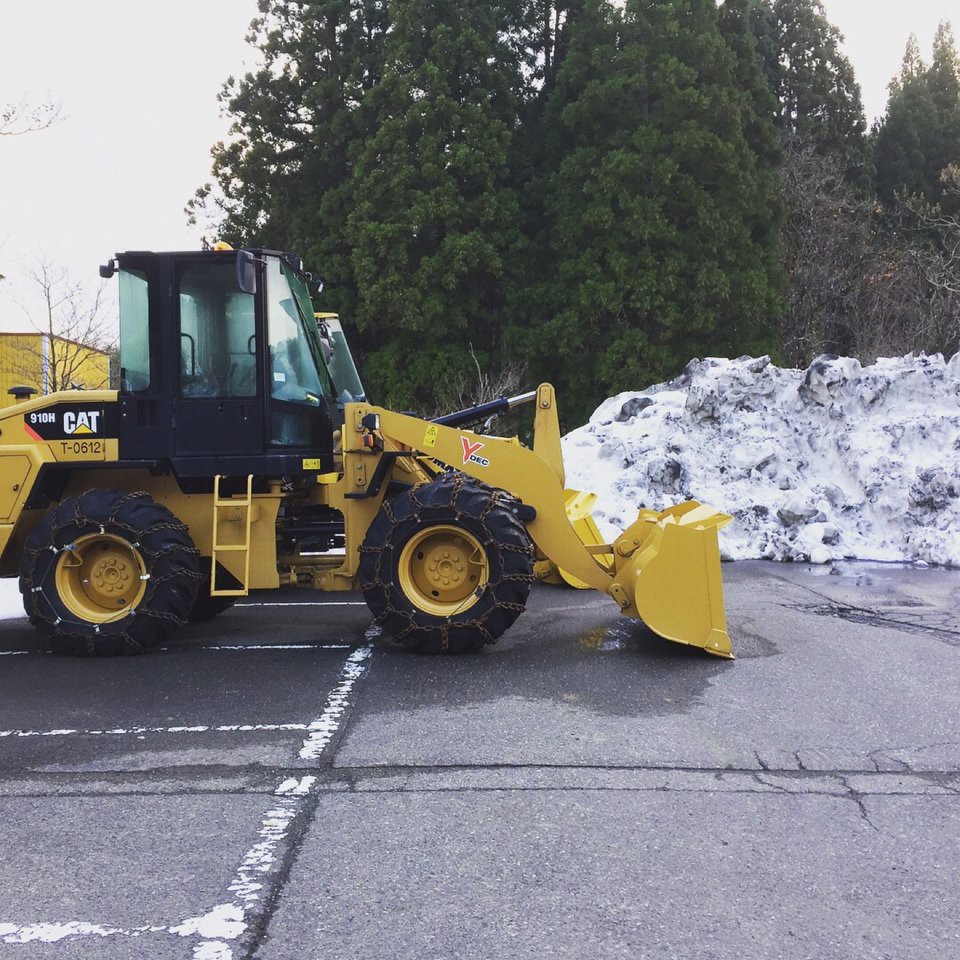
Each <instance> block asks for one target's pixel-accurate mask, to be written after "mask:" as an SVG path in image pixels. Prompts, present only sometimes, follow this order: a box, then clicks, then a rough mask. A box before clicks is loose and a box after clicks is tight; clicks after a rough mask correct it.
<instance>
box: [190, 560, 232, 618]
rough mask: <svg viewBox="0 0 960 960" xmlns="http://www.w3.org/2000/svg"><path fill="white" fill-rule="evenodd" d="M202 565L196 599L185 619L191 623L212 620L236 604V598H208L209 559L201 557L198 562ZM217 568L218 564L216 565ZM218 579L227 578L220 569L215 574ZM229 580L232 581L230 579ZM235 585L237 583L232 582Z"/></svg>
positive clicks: (224, 572)
mask: <svg viewBox="0 0 960 960" xmlns="http://www.w3.org/2000/svg"><path fill="white" fill-rule="evenodd" d="M200 562H201V563H202V564H203V570H204V573H203V579H202V580H201V581H200V586H199V587H198V588H197V599H196V600H194V601H193V607H192V608H191V609H190V616H189V617H188V618H187V619H188V620H189V621H190V622H191V623H201V622H202V621H204V620H212V619H213V618H214V617H218V616H220V614H221V613H223V612H224V611H225V610H229V609H230V607H232V606H233V605H234V604H235V603H236V602H237V598H236V597H211V596H210V558H209V557H203V559H202V560H201V561H200ZM218 567H219V564H218ZM217 576H218V582H219V577H220V576H224V577H227V576H229V574H227V573H226V571H224V570H223V569H222V568H220V569H219V570H218V573H217ZM231 579H233V578H232V577H231ZM234 582H235V583H236V582H238V581H234Z"/></svg>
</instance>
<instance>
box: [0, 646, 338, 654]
mask: <svg viewBox="0 0 960 960" xmlns="http://www.w3.org/2000/svg"><path fill="white" fill-rule="evenodd" d="M351 646H352V644H349V643H211V644H208V645H206V646H201V645H199V644H197V645H196V646H187V645H184V646H182V647H157V648H156V649H157V650H158V651H163V652H167V651H170V650H174V649H176V650H189V651H191V652H193V651H197V652H200V653H204V652H206V651H207V650H349V649H350V647H351ZM28 654H35V655H36V654H39V655H41V656H50V655H51V654H50V653H49V651H47V650H0V657H23V656H26V655H28Z"/></svg>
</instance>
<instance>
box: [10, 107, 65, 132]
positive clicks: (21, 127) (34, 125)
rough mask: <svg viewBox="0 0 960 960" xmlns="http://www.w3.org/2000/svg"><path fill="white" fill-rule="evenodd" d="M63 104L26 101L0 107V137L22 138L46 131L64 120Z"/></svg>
mask: <svg viewBox="0 0 960 960" xmlns="http://www.w3.org/2000/svg"><path fill="white" fill-rule="evenodd" d="M62 111H63V104H61V103H60V102H59V101H48V102H45V103H40V104H29V103H25V102H24V101H19V102H14V103H7V104H3V105H2V106H0V137H20V136H23V134H25V133H36V132H37V131H38V130H46V129H47V128H48V127H52V126H53V125H54V124H56V123H59V122H60V120H62V119H63V114H62Z"/></svg>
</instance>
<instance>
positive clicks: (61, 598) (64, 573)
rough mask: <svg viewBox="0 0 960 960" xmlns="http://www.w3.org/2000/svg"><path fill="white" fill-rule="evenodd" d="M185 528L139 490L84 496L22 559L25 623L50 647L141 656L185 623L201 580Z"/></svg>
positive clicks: (54, 518) (32, 540)
mask: <svg viewBox="0 0 960 960" xmlns="http://www.w3.org/2000/svg"><path fill="white" fill-rule="evenodd" d="M201 577H202V574H201V571H200V556H199V552H198V551H197V549H196V547H195V546H194V545H193V541H192V540H191V539H190V534H189V532H188V531H187V528H186V526H185V525H184V524H183V523H181V522H180V521H179V520H178V519H177V518H176V517H175V516H174V515H173V514H172V513H171V512H170V511H169V510H167V508H166V507H162V506H160V505H159V504H158V503H156V502H155V501H154V500H153V499H151V497H150V496H149V495H148V494H146V493H124V492H119V491H116V490H91V491H90V492H88V493H84V494H82V495H81V496H79V497H71V498H70V499H68V500H64V501H63V502H62V503H61V504H60V505H59V506H57V507H56V508H55V509H53V510H51V511H50V512H49V513H48V514H47V515H46V517H44V519H43V520H42V521H41V522H40V523H39V524H38V525H37V526H36V527H35V528H34V529H33V531H32V532H31V533H30V535H29V536H28V537H27V541H26V544H25V545H24V551H23V557H22V558H21V562H20V592H21V593H22V594H23V605H24V609H25V610H26V612H27V616H28V617H29V618H30V622H31V623H32V624H33V625H34V626H35V627H36V628H37V629H38V630H39V632H40V634H41V636H42V637H43V638H44V640H45V641H46V644H47V645H48V646H49V648H50V649H51V650H53V651H54V652H56V653H66V654H72V655H75V656H114V655H117V654H135V653H144V652H146V651H147V650H149V649H151V648H153V647H156V646H158V645H159V644H161V643H162V642H163V641H164V640H165V639H166V638H167V637H168V636H169V635H170V634H171V633H172V632H173V631H174V630H175V629H177V628H178V627H180V626H182V625H183V624H184V623H185V622H186V621H187V617H188V615H189V613H190V610H191V608H192V607H193V604H194V600H195V598H196V593H197V585H198V584H199V582H200V580H201Z"/></svg>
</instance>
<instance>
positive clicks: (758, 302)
mask: <svg viewBox="0 0 960 960" xmlns="http://www.w3.org/2000/svg"><path fill="white" fill-rule="evenodd" d="M260 11H261V13H260V16H259V18H258V19H257V20H256V21H255V23H254V24H253V26H252V29H251V39H252V42H253V43H255V44H256V46H257V47H258V48H259V50H260V52H261V55H262V59H263V63H262V66H261V68H260V69H258V70H256V71H254V72H252V73H250V74H248V75H246V76H244V77H243V78H241V79H239V80H236V81H234V80H231V81H230V82H229V83H228V84H227V85H226V87H225V90H224V94H223V100H224V102H225V104H226V106H227V109H228V111H229V112H230V114H231V116H232V117H233V120H234V127H233V131H232V134H231V138H230V140H229V141H228V142H227V143H222V144H218V145H217V146H216V147H215V148H214V182H215V184H216V187H215V188H210V187H207V188H204V189H202V190H201V191H200V195H199V197H198V198H197V200H196V201H195V202H194V203H192V204H191V210H192V212H193V213H195V214H198V215H199V214H204V213H205V214H207V215H208V216H210V217H211V218H212V220H213V222H214V223H215V225H216V228H217V233H218V235H219V236H221V237H223V238H224V239H226V240H230V241H231V242H234V243H239V244H244V245H255V244H262V245H265V246H269V247H273V248H278V247H279V248H287V249H295V250H298V251H299V252H301V253H302V254H303V255H304V256H305V258H306V259H307V262H308V265H309V266H310V268H311V269H313V270H315V271H316V272H317V273H319V274H320V275H321V276H322V277H323V278H324V280H325V281H326V283H327V288H326V291H325V293H324V295H323V300H322V303H321V304H318V306H323V307H325V308H327V309H337V310H339V311H340V312H341V313H342V314H343V315H344V317H345V319H346V320H347V322H348V324H350V325H352V326H353V328H354V333H353V336H352V340H353V342H354V344H355V346H356V348H357V350H358V352H359V354H360V359H361V363H362V365H363V367H364V374H365V378H366V380H367V382H368V384H369V386H370V389H371V394H372V396H373V397H374V398H375V399H376V400H378V401H380V402H384V403H388V404H391V405H393V406H396V407H401V408H410V409H416V410H418V411H420V412H433V411H437V410H439V409H440V408H443V407H449V406H463V405H466V404H467V403H469V402H471V401H472V400H474V399H476V398H477V396H476V395H477V394H479V393H484V396H483V399H488V398H489V396H488V394H489V393H491V392H498V391H499V390H506V389H508V388H507V387H506V386H505V384H506V383H507V381H508V380H509V382H510V384H511V387H512V388H513V389H516V390H519V389H521V388H522V386H526V385H533V384H535V383H536V382H537V381H538V380H539V379H551V380H554V381H555V382H556V383H557V385H558V386H559V387H560V389H561V408H562V410H563V411H564V413H565V419H566V421H567V423H568V424H570V425H572V424H573V423H574V422H575V421H577V420H579V419H580V418H581V417H582V416H584V415H585V414H586V413H588V412H589V411H590V410H591V409H592V408H593V407H594V406H595V404H596V403H597V402H598V401H600V400H601V399H603V398H604V397H605V396H607V395H609V394H610V393H611V392H612V391H614V390H619V389H635V388H637V387H642V386H644V385H645V384H647V383H649V382H651V381H653V380H658V379H662V378H665V377H668V376H671V375H673V374H675V373H676V372H678V371H679V370H680V369H681V368H682V367H683V366H684V365H685V364H686V362H687V361H688V360H689V359H690V357H691V356H695V355H700V356H702V355H704V354H710V353H714V354H739V353H743V352H761V351H768V350H777V349H778V343H777V334H776V333H775V332H774V331H775V330H776V327H777V323H778V321H782V325H781V327H780V330H779V333H780V335H781V336H782V337H783V339H784V342H790V343H798V344H800V345H799V346H798V347H797V349H796V351H795V352H797V355H798V356H799V355H800V352H802V351H805V350H806V349H807V346H809V347H810V349H813V348H814V341H818V340H827V341H829V342H831V343H833V342H836V343H841V342H842V343H846V342H847V341H848V340H849V342H850V343H851V344H852V345H853V346H856V345H857V344H860V343H866V342H867V341H866V340H865V339H863V338H862V337H861V336H860V332H859V331H856V335H855V336H854V334H850V333H848V331H850V330H851V329H852V326H853V324H854V323H855V322H858V321H857V317H859V316H860V315H861V313H862V311H861V308H860V304H861V303H865V302H868V301H869V297H867V296H866V294H863V290H867V293H869V292H870V290H874V289H878V288H879V287H878V284H877V283H875V282H874V275H876V276H878V277H880V278H881V279H883V278H885V276H886V274H887V273H889V271H887V270H886V269H885V266H884V264H886V263H888V262H890V263H892V262H894V261H893V258H892V254H891V256H890V257H888V256H887V253H886V249H885V248H884V249H880V248H879V247H878V248H877V249H876V250H866V247H865V245H867V244H870V243H872V242H873V233H872V231H873V227H872V223H871V218H872V217H873V203H872V197H871V195H870V192H869V183H870V166H871V165H870V163H869V162H868V154H867V152H866V140H865V137H864V126H865V125H864V120H863V110H862V107H861V103H860V94H859V89H858V87H857V84H856V82H855V79H854V76H853V71H852V69H851V67H850V63H849V62H848V61H847V59H846V58H845V57H844V56H843V54H842V53H841V51H840V37H839V34H838V33H837V31H836V29H835V28H834V27H833V26H832V25H831V24H830V22H829V21H828V20H827V18H826V16H825V14H824V10H823V7H822V6H821V4H820V3H818V2H815V0H724V2H723V3H722V4H720V5H719V9H718V4H717V3H716V2H715V0H627V2H626V6H625V7H624V5H623V4H621V3H616V2H614V0H493V2H489V0H488V2H482V0H321V2H316V3H308V2H304V0H260ZM911 71H913V72H909V71H908V72H907V73H905V75H904V77H903V78H901V80H900V81H899V82H898V84H897V85H896V86H895V88H894V91H893V96H892V99H891V107H890V111H889V113H888V117H887V119H886V120H885V122H884V125H883V126H882V128H881V129H880V130H879V131H878V134H877V140H876V144H877V162H878V167H879V168H881V177H886V180H884V181H883V183H882V184H881V195H883V196H885V197H889V196H892V195H893V193H894V192H895V191H896V190H898V189H901V188H904V187H906V188H907V189H909V190H914V191H917V192H920V193H923V194H924V196H926V197H927V199H928V200H944V202H947V201H948V200H949V198H947V197H946V194H944V193H942V192H941V193H937V192H936V191H937V190H941V191H942V190H943V188H942V187H938V186H937V184H938V183H939V181H938V180H937V176H938V174H939V171H940V169H941V168H942V166H944V165H945V158H946V160H950V159H954V160H955V159H956V157H957V145H958V142H960V140H958V138H960V116H958V114H960V111H958V110H957V109H956V104H957V100H958V95H957V76H956V52H955V50H954V47H953V43H952V39H951V38H950V37H949V33H948V31H946V30H943V31H941V33H940V34H939V35H938V42H937V49H936V51H935V56H934V61H933V63H932V64H931V66H930V67H929V68H927V67H926V66H923V65H922V64H920V63H919V58H918V57H917V58H916V63H915V64H914V65H913V67H911ZM914 74H916V76H915V75H914ZM921 74H922V83H921V82H920V80H921ZM931 131H932V132H931ZM951 138H952V139H951ZM884 151H886V152H884ZM784 153H786V155H787V156H788V157H789V158H790V160H789V162H788V163H787V164H786V166H784V163H783V154H784ZM785 192H786V194H787V196H788V198H789V209H788V210H787V213H786V215H785V214H784V194H785ZM850 211H853V213H851V212H850ZM834 214H836V215H834ZM854 214H855V223H854V222H853V221H852V220H851V221H850V223H849V224H847V226H848V227H850V229H836V230H834V229H832V225H833V226H836V225H837V224H838V223H839V222H840V221H841V220H842V219H843V218H845V217H848V215H849V216H850V217H852V216H854ZM811 223H816V225H817V226H816V229H817V230H818V231H820V232H821V233H823V234H825V236H824V237H822V238H817V237H814V238H812V239H811V238H810V237H809V236H804V235H802V231H803V230H808V229H809V225H810V224H811ZM826 234H829V236H826ZM850 244H855V245H863V246H864V249H863V250H860V251H851V255H850V256H845V255H844V256H841V255H842V254H843V251H845V250H847V248H848V247H849V246H850ZM784 248H786V250H787V251H789V253H788V257H789V272H790V277H791V282H790V286H789V289H788V291H787V293H788V296H787V297H786V298H785V299H786V302H788V303H789V304H790V305H791V306H790V309H789V310H788V311H786V312H785V311H784V309H783V304H782V302H781V295H780V290H781V287H782V286H783V284H782V274H783V273H784V270H783V263H784V256H785V255H784ZM823 249H830V250H833V251H836V253H832V254H830V255H829V259H830V262H829V263H827V262H826V258H825V257H824V256H823V255H822V250H823ZM841 260H842V263H841ZM897 262H900V261H897ZM903 262H907V259H903ZM863 284H866V286H864V287H863V290H861V286H862V285H863ZM867 288H869V290H868V289H867ZM902 289H904V290H906V286H902ZM861 294H863V295H861ZM821 295H823V296H827V297H829V298H832V299H830V300H829V302H830V303H831V304H832V306H831V307H830V309H831V310H832V311H833V313H831V314H830V317H827V318H826V319H827V320H828V321H829V322H828V323H826V326H825V325H824V324H825V321H824V317H825V316H826V315H825V314H824V312H823V310H820V309H819V308H817V309H813V308H812V307H811V304H815V303H818V302H821V301H819V300H817V299H815V298H816V297H820V296H821ZM890 302H891V303H892V304H893V306H891V307H890V309H889V310H888V311H887V314H888V315H889V316H890V317H894V316H896V315H897V310H899V306H898V303H899V301H897V303H894V302H893V301H892V300H891V301H890ZM801 308H802V309H801ZM808 308H810V309H808ZM895 308H896V309H895ZM790 317H794V318H800V319H797V320H796V322H794V320H791V319H790ZM801 321H802V322H801ZM791 325H792V326H794V327H797V326H798V325H799V326H800V327H803V329H789V327H790V326H791ZM827 327H829V329H826V328H827ZM801 341H802V343H801ZM876 342H880V341H879V340H878V341H876ZM888 342H891V343H893V342H899V341H895V340H888ZM791 349H792V348H791ZM524 365H526V367H527V370H526V371H524V369H523V367H524ZM505 374H509V376H505ZM514 384H515V385H516V386H514ZM471 394H473V396H471Z"/></svg>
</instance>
